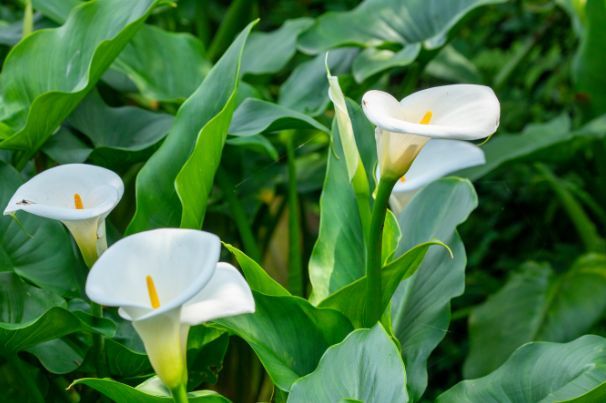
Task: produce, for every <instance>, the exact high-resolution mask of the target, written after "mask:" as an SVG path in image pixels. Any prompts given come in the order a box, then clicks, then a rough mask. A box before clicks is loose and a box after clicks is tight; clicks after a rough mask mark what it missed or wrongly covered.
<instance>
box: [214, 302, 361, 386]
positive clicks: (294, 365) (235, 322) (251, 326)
mask: <svg viewBox="0 0 606 403" xmlns="http://www.w3.org/2000/svg"><path fill="white" fill-rule="evenodd" d="M253 294H254V297H255V304H256V310H255V313H253V314H248V315H240V316H236V317H231V318H225V319H220V320H217V321H215V322H214V323H216V324H217V325H219V326H220V327H221V328H225V329H226V330H229V331H230V332H233V333H235V334H236V335H238V336H240V337H241V338H243V339H244V340H245V341H246V342H247V343H248V344H249V345H250V346H251V347H252V349H253V350H254V351H255V353H256V354H257V356H258V357H259V360H260V361H261V363H262V364H263V366H264V367H265V369H266V370H267V373H268V374H269V376H270V378H271V379H272V381H273V383H274V384H275V385H276V386H277V387H278V388H280V389H282V390H284V391H288V390H289V389H290V387H291V385H292V383H293V382H294V381H296V380H297V379H298V378H300V377H301V376H303V375H306V374H308V373H310V372H312V371H313V370H314V369H315V368H316V365H317V364H318V361H319V360H320V357H321V356H322V354H323V353H324V351H325V350H326V349H327V348H328V347H329V346H331V345H333V344H335V343H338V342H340V341H341V340H343V338H344V337H345V336H346V335H347V334H348V333H349V332H350V331H351V330H352V327H351V324H350V323H349V321H348V320H347V319H346V318H345V317H344V316H343V315H341V314H340V313H339V312H337V311H334V310H331V309H320V308H315V307H314V306H312V305H311V304H310V303H309V302H307V301H306V300H304V299H301V298H299V297H291V296H269V295H265V294H261V293H258V292H256V291H253Z"/></svg>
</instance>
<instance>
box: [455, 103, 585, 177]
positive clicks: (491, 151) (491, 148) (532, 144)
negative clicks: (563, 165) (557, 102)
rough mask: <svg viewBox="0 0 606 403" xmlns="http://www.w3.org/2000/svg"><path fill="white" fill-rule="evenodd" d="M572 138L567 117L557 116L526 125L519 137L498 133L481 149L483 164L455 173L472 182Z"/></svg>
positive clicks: (517, 135)
mask: <svg viewBox="0 0 606 403" xmlns="http://www.w3.org/2000/svg"><path fill="white" fill-rule="evenodd" d="M573 137H574V134H573V133H572V132H571V131H570V118H569V117H568V116H567V115H560V116H558V117H557V118H555V119H553V120H551V121H549V122H547V123H539V124H534V123H533V124H529V125H528V126H526V128H524V130H523V131H522V133H520V134H499V135H498V136H496V137H495V138H493V139H491V140H490V141H489V142H488V143H486V144H485V145H484V146H483V147H482V150H483V151H484V154H485V156H486V164H484V165H481V166H479V167H475V168H469V169H465V170H462V171H460V172H459V173H458V174H459V175H462V176H466V177H468V178H470V179H473V180H475V179H478V178H480V177H482V176H484V175H486V174H488V173H489V172H491V171H493V170H495V169H497V168H498V167H500V166H501V165H503V164H505V163H506V162H509V161H512V160H516V159H519V158H523V157H527V156H529V155H532V154H533V153H535V152H537V151H540V150H542V149H544V148H546V147H550V146H553V145H554V144H557V143H560V142H564V141H567V140H570V139H571V138H573Z"/></svg>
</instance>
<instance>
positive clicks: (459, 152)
mask: <svg viewBox="0 0 606 403" xmlns="http://www.w3.org/2000/svg"><path fill="white" fill-rule="evenodd" d="M484 163H486V158H485V157H484V152H483V151H482V149H481V148H480V147H478V146H476V145H474V144H472V143H469V142H466V141H458V140H444V139H434V140H431V141H429V142H428V143H427V145H425V147H423V149H422V150H421V152H420V153H419V155H418V156H417V158H416V159H415V160H414V161H413V163H412V165H411V166H410V169H409V170H408V172H407V173H406V176H405V177H402V178H401V179H400V180H398V182H397V183H396V185H395V186H394V188H393V191H392V194H391V198H390V205H391V208H392V210H393V211H394V212H396V213H399V212H400V211H402V210H403V209H404V207H405V206H406V204H408V202H409V201H410V199H411V198H412V196H413V195H414V194H415V193H416V192H417V191H418V190H419V189H421V188H422V187H424V186H426V185H428V184H430V183H431V182H433V181H435V180H437V179H439V178H441V177H443V176H446V175H448V174H450V173H453V172H456V171H459V170H461V169H465V168H470V167H474V166H478V165H482V164H484Z"/></svg>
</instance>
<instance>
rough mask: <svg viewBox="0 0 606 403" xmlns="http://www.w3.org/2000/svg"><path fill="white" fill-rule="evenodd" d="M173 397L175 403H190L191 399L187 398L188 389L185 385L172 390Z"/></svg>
mask: <svg viewBox="0 0 606 403" xmlns="http://www.w3.org/2000/svg"><path fill="white" fill-rule="evenodd" d="M171 393H172V395H173V400H174V401H175V403H188V402H189V399H188V398H187V389H186V387H185V383H182V384H181V385H179V386H177V387H176V388H174V389H172V390H171Z"/></svg>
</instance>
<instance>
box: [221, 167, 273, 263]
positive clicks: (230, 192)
mask: <svg viewBox="0 0 606 403" xmlns="http://www.w3.org/2000/svg"><path fill="white" fill-rule="evenodd" d="M215 178H216V179H217V184H218V185H219V187H220V188H221V191H222V192H223V197H225V201H227V204H228V205H229V210H230V212H231V217H232V218H233V220H234V222H235V224H236V227H237V228H238V233H239V234H240V238H241V239H242V244H243V245H244V251H245V252H246V254H247V255H248V256H250V257H251V258H253V260H255V261H257V262H261V258H262V256H261V250H260V249H259V246H258V245H257V241H256V239H255V235H254V233H253V231H252V228H251V225H250V222H249V220H248V217H247V216H246V212H245V211H244V207H242V203H240V200H239V199H238V197H237V196H236V193H235V191H234V189H235V187H234V183H233V181H232V179H231V178H230V177H229V175H228V174H227V173H226V172H225V171H224V170H222V169H219V170H218V171H217V174H216V175H215Z"/></svg>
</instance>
